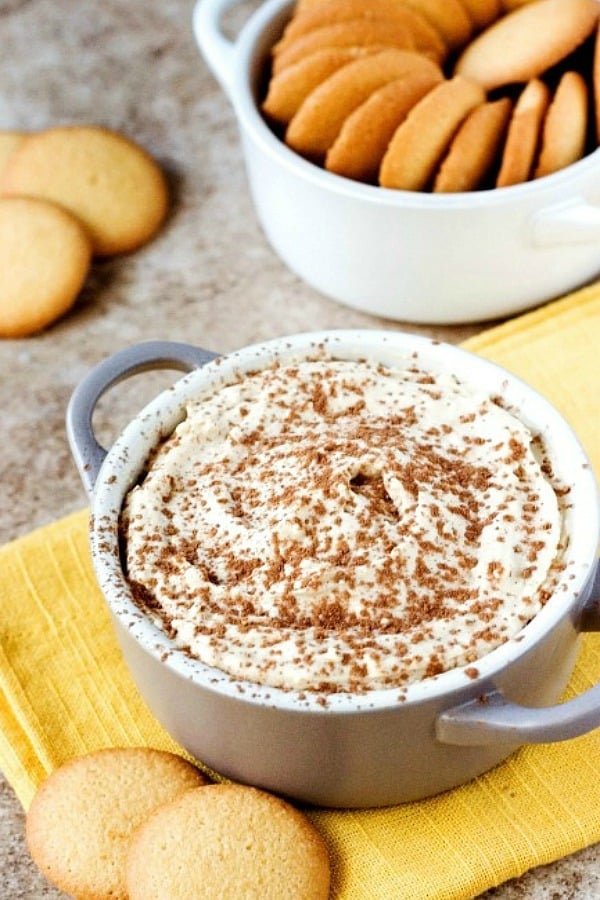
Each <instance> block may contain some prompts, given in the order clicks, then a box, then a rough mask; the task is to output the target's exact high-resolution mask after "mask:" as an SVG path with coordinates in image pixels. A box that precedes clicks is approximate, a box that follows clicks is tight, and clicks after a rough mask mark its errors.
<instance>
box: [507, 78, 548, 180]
mask: <svg viewBox="0 0 600 900" xmlns="http://www.w3.org/2000/svg"><path fill="white" fill-rule="evenodd" d="M549 104H550V90H549V88H548V86H547V85H546V84H545V83H544V82H543V81H541V79H539V78H533V79H532V80H531V81H530V82H529V83H528V84H527V85H526V87H525V88H524V90H523V91H522V92H521V94H520V95H519V98H518V100H517V102H516V104H515V108H514V110H513V113H512V116H511V118H510V122H509V124H508V132H507V135H506V142H505V144H504V150H503V153H502V161H501V164H500V171H499V173H498V177H497V179H496V187H509V186H510V185H513V184H520V183H521V182H523V181H528V180H529V178H530V176H531V174H532V171H533V166H534V165H535V159H536V155H537V152H538V148H539V144H540V136H541V133H542V125H543V122H544V118H545V116H546V112H547V110H548V106H549Z"/></svg>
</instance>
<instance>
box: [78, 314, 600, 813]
mask: <svg viewBox="0 0 600 900" xmlns="http://www.w3.org/2000/svg"><path fill="white" fill-rule="evenodd" d="M324 339H326V340H328V341H329V342H330V343H331V345H332V347H333V348H334V349H335V353H336V354H337V355H338V356H340V357H342V358H350V359H351V358H356V357H357V356H365V355H367V356H370V357H374V358H377V359H379V360H380V361H381V362H383V363H389V364H400V365H401V364H402V362H403V361H406V360H408V359H409V358H410V355H411V354H412V353H413V352H415V351H416V352H418V353H419V356H420V359H421V362H422V364H423V365H425V366H428V367H430V368H431V369H432V370H433V371H452V372H454V373H456V374H457V375H458V376H459V377H460V378H462V379H463V380H465V381H466V382H471V383H476V384H477V385H478V386H479V387H480V388H483V389H486V390H489V391H490V392H491V393H494V394H501V395H502V396H503V397H504V399H505V400H506V402H508V403H510V405H511V407H513V408H515V409H516V410H518V411H519V415H520V416H521V418H522V419H523V421H524V422H525V423H526V424H527V425H530V426H531V427H533V428H534V429H535V430H537V431H539V432H540V433H541V435H542V437H543V439H544V442H545V444H546V446H547V448H548V450H549V453H550V456H551V458H552V463H553V466H554V467H555V469H556V472H557V474H558V475H559V476H560V477H561V479H562V480H564V481H565V482H568V483H570V484H571V485H572V489H571V495H570V499H571V501H572V504H571V509H570V510H569V512H568V514H567V519H568V521H567V528H568V530H569V534H570V542H569V548H568V550H567V563H568V567H567V568H568V573H569V577H567V576H565V579H564V581H562V582H561V583H560V584H559V585H558V588H557V591H556V594H555V595H554V596H553V597H552V599H551V600H550V601H549V602H548V603H547V604H546V606H545V607H544V608H543V610H542V611H541V612H540V613H539V614H538V615H537V616H535V618H534V619H533V620H532V621H531V622H530V623H529V624H528V625H527V626H526V627H525V628H524V629H523V631H522V632H521V633H520V635H519V637H518V639H515V640H509V641H507V642H506V643H505V644H503V645H502V646H500V647H498V648H497V649H496V650H494V651H492V652H491V653H489V654H488V655H487V656H485V657H483V658H482V659H481V660H479V661H478V663H477V669H478V672H479V675H478V677H477V678H475V679H473V678H472V677H468V674H467V673H466V672H465V670H463V669H461V668H457V669H454V670H451V671H449V672H445V673H443V674H441V675H439V676H436V677H434V678H429V679H426V680H424V681H421V682H419V683H417V684H414V685H411V686H410V687H409V689H408V691H407V694H406V699H405V700H404V701H400V700H399V699H398V692H397V691H395V690H379V691H372V692H370V693H367V694H363V695H349V694H336V695H334V696H332V697H331V701H330V702H329V704H328V705H327V706H326V707H325V708H324V707H322V706H321V705H320V704H319V703H318V702H317V698H316V697H314V698H311V697H308V699H307V698H306V697H301V696H299V695H297V694H295V693H293V692H286V691H282V690H276V689H273V688H264V687H261V686H257V685H251V684H248V683H246V684H244V683H240V682H236V681H235V680H233V679H232V678H230V677H229V676H227V675H225V674H224V673H222V672H220V671H218V670H216V669H213V668H209V667H207V666H206V665H203V664H202V663H200V662H198V661H195V660H192V659H189V658H188V657H187V656H185V655H184V654H183V653H182V652H179V651H176V650H175V651H174V650H173V646H172V644H171V642H170V641H169V639H168V638H167V636H166V635H165V634H164V633H163V632H162V631H160V630H159V629H158V628H157V627H155V626H154V625H153V624H152V623H151V622H150V621H149V620H148V618H147V617H146V616H144V615H143V613H142V612H141V611H140V610H139V609H138V607H137V606H136V605H135V603H134V602H133V600H132V597H131V594H130V591H129V588H128V585H127V582H126V580H125V578H124V575H123V571H122V567H121V561H120V554H119V539H118V519H119V514H120V510H121V506H122V503H123V499H124V497H125V495H126V493H127V491H128V490H129V489H130V487H131V486H132V485H133V484H134V483H135V482H136V480H137V479H138V477H139V475H140V472H141V471H142V470H143V466H144V462H145V460H146V459H147V457H148V454H149V453H150V451H151V450H152V449H153V448H154V447H155V445H156V444H157V442H158V441H159V440H160V439H161V438H162V437H164V436H165V435H167V434H169V433H170V432H171V431H172V430H173V429H174V427H175V426H176V425H177V423H178V422H179V421H181V419H182V418H183V415H184V407H185V404H186V401H187V400H188V398H190V397H192V396H194V394H196V393H197V392H198V391H199V390H200V389H203V388H205V387H207V386H211V385H215V384H218V383H221V380H222V379H223V378H227V377H229V376H230V375H231V374H232V373H236V372H244V371H248V370H249V369H255V368H257V367H259V366H261V365H265V364H266V363H268V362H269V361H270V360H272V359H274V358H280V359H285V358H287V357H289V356H290V355H291V354H298V353H302V352H308V351H309V350H310V347H311V346H314V343H315V341H316V342H317V343H318V342H320V341H322V340H324ZM214 356H215V354H213V353H209V352H207V351H204V350H200V349H198V348H195V347H191V346H188V345H185V344H174V343H161V342H152V343H148V344H141V345H138V346H136V347H132V348H131V349H127V350H123V351H121V352H118V353H116V354H115V355H114V356H112V357H110V358H109V359H107V360H105V361H104V362H102V363H100V365H99V366H98V367H97V368H95V369H94V370H93V371H92V372H91V373H90V374H89V375H88V376H87V378H85V379H84V381H83V382H82V384H81V385H80V386H79V387H78V388H77V390H76V391H75V392H74V394H73V397H72V399H71V403H70V406H69V410H68V416H67V424H68V433H69V439H70V443H71V447H72V450H73V453H74V456H75V459H76V462H77V465H78V468H79V471H80V473H81V476H82V479H83V481H84V484H85V485H86V487H87V489H88V491H89V494H90V500H91V507H92V519H91V545H92V555H93V564H94V568H95V572H96V575H97V578H98V581H99V583H100V586H101V588H102V591H103V593H104V596H105V598H106V602H107V604H108V606H109V609H110V612H111V615H112V619H113V622H114V627H115V631H116V634H117V637H118V640H119V642H120V645H121V648H122V650H123V654H124V656H125V660H126V662H127V665H128V666H129V669H130V671H131V674H132V675H133V678H134V680H135V682H136V684H137V686H138V688H139V690H140V692H141V694H142V696H143V697H144V698H145V700H146V702H147V703H148V705H149V707H150V709H151V710H152V711H153V713H154V714H155V715H156V717H157V718H158V720H159V721H160V722H161V723H162V724H163V725H164V727H165V728H166V729H167V731H168V732H170V734H171V735H172V736H173V737H174V738H175V740H176V741H178V742H179V743H180V744H181V745H182V746H183V747H185V748H186V749H187V750H188V751H189V752H190V753H191V754H193V755H194V756H195V757H197V758H198V759H200V760H202V761H203V762H204V763H206V764H207V765H208V766H210V767H212V768H214V769H215V770H217V771H218V772H221V773H222V774H223V775H226V776H229V777H231V778H233V779H236V780H240V781H243V782H248V783H251V784H254V785H258V786H260V787H263V788H265V789H268V790H272V791H275V792H277V793H280V794H283V795H287V796H290V797H292V798H296V799H298V800H301V801H305V802H308V803H315V804H320V805H324V806H334V807H366V806H381V805H388V804H395V803H399V802H402V801H407V800H415V799H419V798H422V797H426V796H429V795H432V794H435V793H437V792H440V791H443V790H446V789H448V788H451V787H454V786H456V785H459V784H462V783H463V782H466V781H468V780H469V779H471V778H473V777H474V776H476V775H478V774H480V773H482V772H485V771H486V770H488V769H490V768H491V767H492V766H494V765H496V764H497V763H499V762H500V761H501V760H503V759H505V758H506V757H507V756H508V755H509V754H510V753H512V752H513V751H514V750H515V749H516V748H517V747H518V746H519V745H521V744H524V743H537V742H547V741H557V740H563V739H566V738H570V737H573V736H575V735H578V734H581V733H583V732H586V731H589V730H590V729H592V728H595V727H597V726H598V725H600V685H596V686H594V687H592V688H591V689H590V690H588V691H587V692H586V693H584V694H582V695H581V696H579V697H576V698H575V699H572V700H570V701H569V702H567V703H564V704H560V705H554V704H556V703H557V701H558V699H559V697H560V695H561V693H562V692H563V689H564V688H565V686H566V684H567V681H568V679H569V677H570V674H571V672H572V669H573V666H574V663H575V659H576V656H577V652H578V648H579V643H580V636H581V633H582V631H586V630H600V615H599V613H598V605H599V601H600V579H598V577H597V575H596V572H597V550H598V535H599V514H598V499H597V491H596V485H595V482H594V476H593V473H592V470H591V467H590V465H589V462H588V461H587V459H586V457H585V455H584V453H583V450H582V448H581V446H580V445H579V443H578V441H577V439H576V437H575V436H574V434H573V433H572V431H571V429H570V428H569V426H568V425H567V424H566V423H565V421H564V420H563V419H562V417H561V416H560V415H559V414H558V413H557V412H556V410H555V409H554V408H553V407H552V406H550V404H548V403H547V402H546V401H545V400H544V399H543V398H542V397H540V396H539V395H538V394H537V393H536V392H534V391H533V390H532V389H531V388H529V387H527V386H526V385H525V384H523V383H522V382H521V381H519V380H518V379H516V378H515V377H513V376H511V375H509V374H508V373H507V372H506V371H504V370H503V369H501V368H499V367H497V366H495V365H492V364H491V363H489V362H486V361H484V360H482V359H480V358H478V357H476V356H473V355H472V354H469V353H467V352H465V351H463V350H460V349H458V348H456V347H452V346H449V345H444V344H437V343H435V342H432V341H430V340H428V339H425V338H421V337H416V336H414V335H407V334H402V333H399V332H391V331H390V332H387V331H362V332H356V331H339V332H328V333H318V334H316V335H315V334H312V335H297V336H294V337H292V338H285V339H282V340H278V341H271V342H268V343H266V344H263V345H257V346H252V347H248V348H245V349H243V350H240V351H238V352H236V353H233V354H231V355H229V356H227V357H224V358H221V359H220V361H219V365H215V364H213V363H211V360H212V359H213V358H214ZM158 367H163V368H164V367H172V368H177V369H181V370H184V371H187V372H188V374H187V375H186V376H185V377H183V378H182V379H181V380H179V381H177V382H176V384H175V385H174V386H173V387H172V388H170V389H169V390H167V391H165V392H163V393H162V394H160V395H159V396H158V397H157V398H156V399H155V400H154V401H153V402H152V403H150V404H149V405H148V406H147V407H146V408H145V409H144V410H143V411H142V412H141V413H140V414H139V415H138V416H136V418H135V419H134V420H133V421H132V422H131V423H130V424H129V425H128V426H127V427H126V428H125V430H124V431H123V433H122V434H121V435H120V437H119V438H118V439H117V440H116V442H115V443H114V445H113V447H112V448H111V449H110V450H109V451H108V452H106V450H104V448H102V447H101V446H100V445H99V444H98V442H97V440H96V438H95V436H94V432H93V428H92V413H93V411H94V408H95V406H96V403H97V401H98V399H99V398H100V397H101V396H102V395H103V394H104V393H105V392H106V391H107V389H108V388H110V387H111V386H112V385H113V384H115V383H116V382H117V381H120V380H122V379H123V378H126V377H128V376H129V375H132V374H135V373H138V372H141V371H144V370H147V369H151V368H158ZM595 575H596V584H595V586H594V578H595ZM166 651H170V652H168V654H167V653H166Z"/></svg>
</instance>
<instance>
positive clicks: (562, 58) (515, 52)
mask: <svg viewBox="0 0 600 900" xmlns="http://www.w3.org/2000/svg"><path fill="white" fill-rule="evenodd" d="M599 17H600V4H598V3H597V0H529V2H528V0H298V2H297V4H296V6H295V9H294V13H293V15H292V18H291V20H290V21H289V23H288V25H287V27H286V28H285V30H284V32H283V35H282V36H281V38H280V39H279V41H278V42H277V43H276V44H275V46H274V47H273V48H272V53H271V61H270V72H269V78H268V84H267V90H266V95H265V97H264V100H263V102H262V111H263V113H264V115H265V117H266V118H267V120H268V122H269V123H270V125H271V126H272V127H273V129H274V130H275V131H276V133H277V134H278V135H280V136H281V138H282V139H283V140H284V141H285V143H286V144H287V145H288V146H289V147H290V148H291V149H292V150H294V151H295V152H297V153H299V154H300V155H302V156H303V157H305V158H306V159H309V160H311V161H312V162H314V163H316V164H318V165H321V166H323V167H324V168H326V169H327V170H328V171H330V172H334V173H336V174H338V175H342V176H344V177H346V178H351V179H354V180H357V181H361V182H365V183H367V184H379V185H380V186H382V187H385V188H396V189H403V190H412V191H433V192H456V191H472V190H478V189H483V188H493V187H505V186H508V185H513V184H518V183H521V182H526V181H529V180H531V179H535V178H540V177H542V176H544V175H549V174H551V173H552V172H556V171H558V170H560V169H562V168H564V167H565V166H568V165H570V164H571V163H573V162H576V161H577V160H578V159H580V158H581V157H583V156H584V155H586V154H587V153H589V152H591V151H592V150H594V149H595V148H596V147H597V146H598V143H599V141H600V113H599V109H600V50H599V49H598V46H599V45H600V40H599V39H598V37H597V34H598V20H599Z"/></svg>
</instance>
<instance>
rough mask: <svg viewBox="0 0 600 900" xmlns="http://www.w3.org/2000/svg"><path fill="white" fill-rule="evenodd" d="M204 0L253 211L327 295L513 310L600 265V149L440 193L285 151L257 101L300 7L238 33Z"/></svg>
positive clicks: (275, 1)
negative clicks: (490, 186)
mask: <svg viewBox="0 0 600 900" xmlns="http://www.w3.org/2000/svg"><path fill="white" fill-rule="evenodd" d="M236 2H237V0H198V2H197V3H196V6H195V11H194V20H193V24H194V33H195V36H196V40H197V42H198V45H199V47H200V50H201V52H202V54H203V56H204V58H205V60H206V62H207V63H208V65H209V67H210V68H211V70H212V71H213V73H214V75H215V76H216V78H217V79H218V81H219V82H220V84H221V85H222V87H223V89H224V91H225V92H226V94H227V96H228V97H229V99H230V101H231V103H232V105H233V108H234V111H235V114H236V116H237V122H238V127H239V131H240V136H241V141H242V147H243V153H244V157H245V162H246V169H247V175H248V181H249V185H250V190H251V193H252V197H253V199H254V204H255V207H256V212H257V214H258V218H259V220H260V222H261V223H262V226H263V228H264V231H265V233H266V235H267V238H268V239H269V241H270V243H271V244H272V246H273V248H274V249H275V251H276V252H277V253H278V254H279V256H280V257H281V259H282V260H283V261H284V262H285V263H286V264H287V265H288V266H289V268H290V269H291V270H292V271H293V272H295V273H296V274H297V275H299V276H300V277H301V278H302V279H304V280H305V281H306V282H307V283H308V284H310V285H311V286H312V287H314V288H316V289H317V290H319V291H321V292H322V293H323V294H326V295H327V296H329V297H332V298H334V299H336V300H339V301H341V302H343V303H345V304H348V305H349V306H352V307H355V308H356V309H360V310H364V311H366V312H368V313H373V314H376V315H379V316H384V317H388V318H392V319H398V320H403V321H410V322H421V323H438V324H444V323H446V324H447V323H458V322H469V321H481V320H485V319H490V318H495V317H501V316H507V315H511V314H513V313H516V312H519V311H521V310H524V309H526V308H528V307H531V306H533V305H535V304H538V303H540V302H542V301H545V300H548V299H550V298H552V297H556V296H558V295H560V294H562V293H564V292H565V291H567V290H569V289H571V288H574V287H576V286H578V285H581V284H583V283H584V282H586V281H588V280H590V279H592V278H593V277H595V276H596V275H597V274H598V272H600V150H596V151H595V152H594V153H592V154H591V155H589V156H587V157H586V158H585V159H583V160H581V161H580V162H578V163H576V164H574V165H572V166H569V167H568V168H566V169H564V170H562V171H560V172H557V173H556V174H553V175H549V176H547V177H545V178H541V179H539V180H537V181H535V182H530V183H527V184H521V185H516V186H514V187H508V188H502V189H498V190H486V191H480V192H471V193H462V194H454V195H437V194H436V195H434V194H426V193H413V192H409V191H394V190H386V189H384V188H378V187H374V186H370V185H364V184H359V183H357V182H354V181H351V180H349V179H347V178H342V177H340V176H338V175H334V174H331V173H329V172H326V171H324V170H322V169H320V168H319V167H318V166H316V165H313V164H312V163H310V162H307V161H306V160H304V159H302V158H301V157H300V156H298V155H297V154H296V153H294V152H292V151H291V150H289V149H288V148H287V147H286V146H285V144H283V143H282V141H281V140H279V138H277V137H276V136H275V134H274V133H273V132H272V131H271V130H270V129H269V127H268V126H267V124H266V123H265V121H264V119H263V118H262V116H261V114H260V112H259V110H258V108H257V98H258V96H259V90H260V86H261V76H262V77H263V78H264V72H265V66H266V60H267V57H268V53H269V50H270V48H271V46H272V45H273V43H274V42H275V40H276V39H277V37H278V36H279V35H280V33H281V31H282V29H283V26H284V24H285V22H286V20H287V19H288V18H289V16H290V14H291V9H292V3H291V2H290V0H267V2H265V3H263V4H262V5H261V6H260V7H259V8H258V10H257V11H256V12H255V13H254V15H253V16H252V17H251V18H250V19H249V20H248V21H247V23H246V25H245V26H244V27H243V29H242V31H241V33H240V35H239V37H238V39H237V40H236V41H235V42H233V43H232V42H230V41H229V40H228V39H227V38H226V37H225V36H224V34H223V31H222V27H221V20H222V17H223V13H224V11H225V10H226V9H227V8H228V7H230V6H233V5H235V3H236Z"/></svg>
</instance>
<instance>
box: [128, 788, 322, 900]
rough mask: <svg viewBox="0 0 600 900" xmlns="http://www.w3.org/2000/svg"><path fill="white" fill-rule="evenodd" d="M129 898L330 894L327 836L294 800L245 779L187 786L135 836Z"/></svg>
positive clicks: (273, 899)
mask: <svg viewBox="0 0 600 900" xmlns="http://www.w3.org/2000/svg"><path fill="white" fill-rule="evenodd" d="M126 871H127V888H128V892H129V900H190V898H193V900H215V898H217V897H218V898H219V900H242V898H244V900H251V898H256V900H259V898H260V900H281V898H283V897H289V898H294V900H327V897H328V896H329V881H330V874H329V857H328V853H327V849H326V846H325V843H324V841H323V839H322V838H321V836H320V834H319V833H318V831H317V830H316V829H315V828H314V826H313V825H312V824H311V823H310V822H309V821H308V819H307V818H306V817H305V816H304V815H302V814H301V813H300V812H298V810H296V809H295V808H294V807H293V806H291V805H290V804H289V803H286V802H284V801H283V800H280V799H279V798H277V797H274V796H273V795H272V794H268V793H266V792H264V791H260V790H257V789H256V788H251V787H242V786H241V785H225V784H219V785H211V786H209V787H206V788H201V789H200V790H195V791H188V792H187V793H186V794H185V795H182V796H181V797H179V798H178V799H177V800H175V801H173V802H172V803H170V804H168V805H166V806H163V807H162V808H161V809H159V810H157V811H156V812H155V813H153V814H152V815H151V816H150V817H149V818H148V819H147V820H146V822H144V823H143V824H142V825H140V827H139V828H138V829H137V830H136V831H135V833H134V834H133V836H132V839H131V844H130V848H129V852H128V856H127V866H126Z"/></svg>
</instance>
